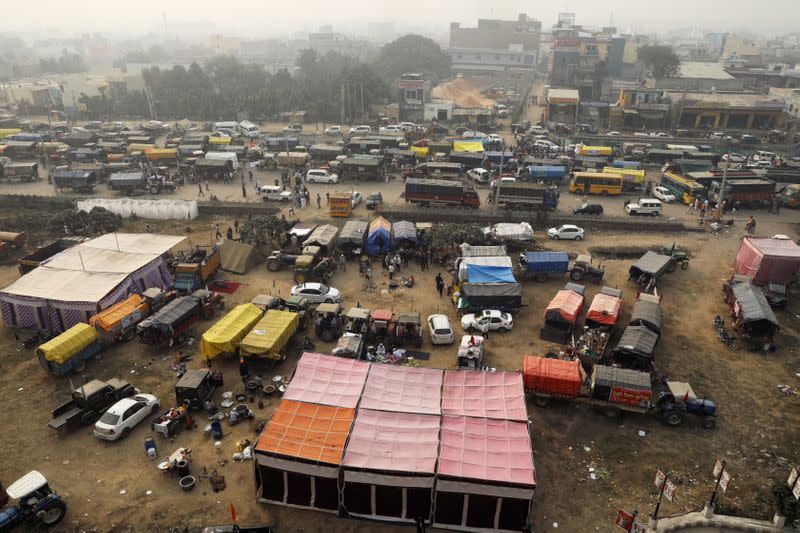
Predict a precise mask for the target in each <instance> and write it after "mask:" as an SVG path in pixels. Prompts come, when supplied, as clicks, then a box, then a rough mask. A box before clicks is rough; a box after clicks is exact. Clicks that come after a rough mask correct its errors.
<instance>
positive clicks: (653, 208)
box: [625, 198, 661, 217]
mask: <svg viewBox="0 0 800 533" xmlns="http://www.w3.org/2000/svg"><path fill="white" fill-rule="evenodd" d="M625 212H626V213H628V214H629V215H650V216H654V217H657V216H658V215H660V214H661V200H656V199H655V198H639V200H637V201H636V202H634V203H631V204H628V205H626V206H625Z"/></svg>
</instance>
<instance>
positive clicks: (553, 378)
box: [522, 355, 585, 398]
mask: <svg viewBox="0 0 800 533" xmlns="http://www.w3.org/2000/svg"><path fill="white" fill-rule="evenodd" d="M523 365H524V366H523V371H522V376H523V381H524V383H525V389H526V390H529V391H533V392H537V393H541V394H550V395H553V396H565V397H567V398H574V397H576V396H578V394H579V393H580V390H581V385H582V384H583V381H584V379H585V376H584V374H583V369H582V368H581V363H580V361H562V360H561V359H553V358H549V357H536V356H533V355H526V356H525V359H524V362H523Z"/></svg>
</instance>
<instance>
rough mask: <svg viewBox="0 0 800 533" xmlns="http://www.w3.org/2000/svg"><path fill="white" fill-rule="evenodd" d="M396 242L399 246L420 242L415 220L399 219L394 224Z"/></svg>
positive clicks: (413, 244) (393, 231)
mask: <svg viewBox="0 0 800 533" xmlns="http://www.w3.org/2000/svg"><path fill="white" fill-rule="evenodd" d="M392 233H393V234H394V242H395V244H396V245H399V246H416V245H417V243H418V242H419V239H418V237H417V227H416V226H415V225H414V223H413V222H409V221H407V220H398V221H397V222H395V223H394V224H392Z"/></svg>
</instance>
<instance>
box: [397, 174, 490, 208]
mask: <svg viewBox="0 0 800 533" xmlns="http://www.w3.org/2000/svg"><path fill="white" fill-rule="evenodd" d="M403 197H404V198H405V200H406V202H411V203H412V204H419V206H420V207H429V206H431V205H440V206H445V207H468V208H473V209H477V208H478V207H480V205H481V200H480V197H479V196H478V193H477V192H476V191H475V188H474V187H471V186H467V185H464V184H463V183H461V182H458V181H447V180H431V179H425V178H408V179H407V180H406V185H405V191H404V192H403Z"/></svg>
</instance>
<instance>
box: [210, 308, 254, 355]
mask: <svg viewBox="0 0 800 533" xmlns="http://www.w3.org/2000/svg"><path fill="white" fill-rule="evenodd" d="M263 314H264V311H262V310H261V309H260V308H259V307H257V306H255V305H253V304H241V305H237V306H236V307H234V308H233V309H231V310H230V311H229V312H228V314H226V315H225V316H224V317H222V318H220V319H219V320H218V321H217V323H216V324H214V325H213V326H211V327H210V328H208V331H206V332H205V333H203V337H202V338H201V339H200V353H201V354H202V356H203V358H204V359H212V358H214V357H216V356H218V355H219V354H221V353H233V352H234V351H235V350H236V347H237V346H239V342H240V341H241V340H242V339H243V338H244V336H245V335H247V332H248V331H250V330H251V329H252V328H253V326H254V325H255V323H256V322H258V319H259V318H261V316H262V315H263Z"/></svg>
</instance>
